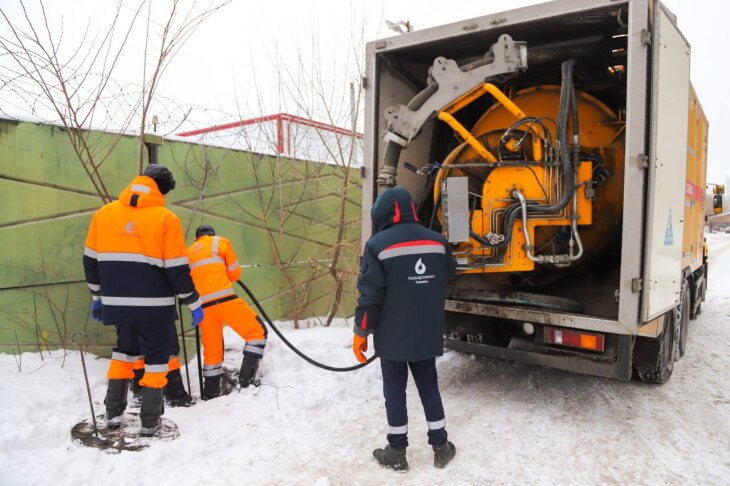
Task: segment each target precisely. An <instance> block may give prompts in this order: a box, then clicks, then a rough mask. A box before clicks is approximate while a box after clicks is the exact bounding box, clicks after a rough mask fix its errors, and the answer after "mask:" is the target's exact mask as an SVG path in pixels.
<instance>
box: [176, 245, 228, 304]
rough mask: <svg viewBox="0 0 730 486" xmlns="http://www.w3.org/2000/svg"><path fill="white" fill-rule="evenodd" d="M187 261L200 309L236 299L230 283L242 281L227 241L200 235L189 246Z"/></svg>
mask: <svg viewBox="0 0 730 486" xmlns="http://www.w3.org/2000/svg"><path fill="white" fill-rule="evenodd" d="M188 258H189V259H190V273H191V275H192V276H193V281H194V282H195V288H196V289H197V290H198V293H200V300H202V301H203V307H208V306H209V305H213V304H218V303H220V302H225V301H227V300H232V299H235V298H236V293H235V292H234V291H233V284H232V283H231V282H235V281H236V280H238V279H239V278H241V267H240V266H239V264H238V258H236V252H235V251H233V246H231V242H230V241H228V240H227V239H225V238H223V237H222V236H209V235H203V236H201V237H200V238H198V239H197V240H195V243H193V244H192V245H190V246H189V247H188Z"/></svg>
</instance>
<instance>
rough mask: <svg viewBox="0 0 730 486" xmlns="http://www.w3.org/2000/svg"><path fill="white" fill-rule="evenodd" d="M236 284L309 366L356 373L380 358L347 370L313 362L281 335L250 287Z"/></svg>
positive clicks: (282, 336)
mask: <svg viewBox="0 0 730 486" xmlns="http://www.w3.org/2000/svg"><path fill="white" fill-rule="evenodd" d="M236 283H237V284H238V285H240V287H241V288H242V289H243V290H244V292H246V293H247V294H248V296H249V297H250V298H251V301H252V302H253V303H254V305H255V306H256V308H257V309H258V310H259V312H260V313H261V315H262V316H264V319H266V322H268V323H269V326H271V329H273V330H274V332H275V333H276V335H277V336H279V337H280V338H281V340H282V341H284V344H286V345H287V346H289V349H291V350H292V351H294V352H295V353H296V354H297V356H299V357H300V358H302V359H303V360H304V361H306V362H307V363H309V364H313V365H314V366H316V367H317V368H322V369H323V370H327V371H339V372H345V371H355V370H359V369H360V368H362V367H364V366H367V365H369V364H370V363H372V362H373V361H375V359H376V358H377V357H378V355H377V354H374V355H373V356H372V357H371V358H370V359H369V360H367V361H366V362H364V363H360V364H357V365H355V366H348V367H346V368H337V367H334V366H329V365H326V364H322V363H320V362H319V361H315V360H313V359H312V358H310V357H309V356H307V355H306V354H304V353H302V352H301V351H299V350H298V349H297V348H296V347H295V346H294V345H293V344H292V343H290V342H289V340H288V339H287V338H285V337H284V335H283V334H282V333H281V331H279V329H277V328H276V326H275V325H274V323H273V322H271V318H269V315H268V314H266V311H265V310H264V308H263V307H262V306H261V304H260V303H259V301H258V300H257V299H256V297H255V296H254V295H253V292H251V290H250V289H249V288H248V287H247V286H246V284H245V283H243V282H241V281H240V280H236Z"/></svg>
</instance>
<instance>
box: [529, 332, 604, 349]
mask: <svg viewBox="0 0 730 486" xmlns="http://www.w3.org/2000/svg"><path fill="white" fill-rule="evenodd" d="M543 340H544V341H545V343H546V344H556V345H558V346H567V347H570V348H579V349H587V350H589V351H603V349H604V339H603V334H596V333H589V332H584V331H575V330H571V329H560V328H557V327H545V328H544V330H543Z"/></svg>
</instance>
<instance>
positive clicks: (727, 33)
mask: <svg viewBox="0 0 730 486" xmlns="http://www.w3.org/2000/svg"><path fill="white" fill-rule="evenodd" d="M47 3H48V5H47V6H46V7H47V12H48V16H49V18H50V19H52V21H54V22H56V24H55V25H52V28H57V27H58V25H60V21H61V19H63V25H64V33H65V34H64V35H65V42H67V43H68V44H69V45H72V44H73V40H74V35H80V34H79V33H80V32H82V31H83V30H84V26H85V24H86V21H87V19H90V22H91V26H92V30H93V28H94V27H97V26H99V27H100V26H103V25H106V24H107V23H108V21H109V19H110V15H111V14H112V12H113V11H114V5H116V2H115V1H114V0H87V1H82V0H63V1H54V2H50V1H48V2H47ZM183 3H185V2H183ZM534 3H540V2H536V1H530V0H513V1H504V0H501V1H495V0H459V1H457V2H454V1H451V2H446V1H434V0H387V1H384V0H363V1H355V0H352V1H349V2H348V1H346V0H345V1H343V0H266V1H249V0H233V1H232V3H231V4H229V5H227V6H225V7H224V8H223V9H222V10H221V11H219V12H217V13H216V14H214V15H213V16H212V17H211V18H210V19H208V20H207V21H206V22H205V23H204V24H203V25H202V26H201V27H200V29H199V30H198V31H197V32H196V33H195V35H194V36H193V37H192V38H191V39H190V40H189V41H188V43H187V44H186V45H185V46H184V47H183V48H182V49H181V51H180V52H179V53H178V55H177V56H176V58H175V59H174V60H173V62H172V63H171V64H170V67H169V68H168V69H167V71H166V72H165V74H164V77H163V79H162V84H161V85H160V87H159V90H158V94H159V102H158V104H157V105H156V106H155V112H157V113H158V114H159V116H160V119H161V121H162V123H163V124H164V125H163V130H164V128H165V127H168V128H169V129H172V128H174V127H175V126H176V125H177V123H178V122H180V121H181V120H182V119H183V117H184V114H185V113H187V111H188V110H189V109H190V108H193V110H192V112H191V114H190V117H189V119H188V120H187V121H186V123H185V125H184V126H183V128H191V127H199V126H209V125H212V124H216V123H221V122H226V121H231V120H233V119H236V118H238V117H239V116H240V117H249V116H258V115H265V114H271V113H276V112H280V111H286V112H300V113H301V108H302V107H301V106H297V104H296V103H295V102H293V101H292V99H293V98H295V97H296V98H299V99H304V100H305V101H304V104H306V105H307V106H306V108H307V109H308V110H311V111H312V112H313V113H314V114H315V115H317V116H315V117H319V118H322V117H323V116H324V115H322V110H321V108H320V107H318V106H317V105H319V104H322V103H327V104H330V105H331V106H340V107H346V106H347V104H348V103H349V92H348V89H347V86H348V84H349V82H350V81H354V80H356V79H357V73H358V67H357V66H358V64H362V56H363V52H364V44H365V42H368V41H371V40H374V39H377V38H381V37H388V36H391V35H395V34H394V33H393V32H392V31H390V30H388V29H387V28H386V26H385V20H386V19H387V20H390V21H398V20H409V21H410V22H411V24H412V25H413V26H414V28H415V29H417V30H418V29H424V28H427V27H433V26H437V25H441V24H445V23H449V22H454V21H459V20H464V19H467V18H472V17H479V16H482V15H487V14H490V13H495V12H499V11H503V10H505V9H511V8H517V7H521V6H525V5H530V4H534ZM664 3H665V4H666V5H667V6H668V7H669V8H670V9H671V10H672V11H673V12H674V13H675V14H677V17H678V23H679V26H680V28H681V30H682V31H683V33H684V35H685V37H687V39H688V40H689V41H690V43H691V45H692V67H691V69H692V74H691V77H692V82H693V84H694V85H695V88H696V90H697V92H698V95H699V97H700V100H701V102H702V105H703V107H704V109H705V112H706V113H707V116H708V118H709V120H710V164H709V169H708V181H711V182H712V181H725V180H726V179H727V178H728V175H730V165H729V164H728V163H727V162H726V157H727V156H726V155H725V154H724V153H723V152H722V150H723V149H722V147H723V144H722V143H721V140H722V139H723V138H726V137H727V136H728V135H727V134H728V133H730V115H729V114H728V103H730V99H729V97H728V93H730V91H729V90H728V88H727V79H728V74H729V73H730V70H729V69H728V66H727V61H726V60H727V59H728V58H729V56H728V54H727V51H726V49H728V46H730V29H729V28H728V27H727V19H728V18H730V2H727V1H722V0H693V1H690V0H666V1H665V2H664ZM26 4H27V6H28V7H29V12H30V15H31V17H33V18H36V17H34V16H36V15H38V9H37V7H36V4H37V3H36V1H34V0H27V1H26ZM167 4H168V2H165V1H159V0H157V1H155V3H154V10H153V11H152V14H151V17H152V19H153V21H154V20H157V19H162V18H164V15H163V14H164V10H165V8H166V5H167ZM136 5H138V2H136V1H134V0H124V11H125V12H126V14H127V15H131V13H132V11H133V9H134V8H135V6H136ZM200 5H203V6H204V5H205V2H202V1H200V0H198V2H197V4H196V8H197V7H198V6H200ZM0 8H1V9H2V10H3V12H4V13H5V14H6V15H8V17H10V18H11V19H20V15H22V12H21V10H20V9H19V7H18V2H17V0H0ZM157 9H159V10H157ZM0 25H1V24H0ZM141 27H142V25H140V28H141ZM153 28H154V23H153ZM133 38H134V40H133V42H135V43H136V45H137V46H138V48H137V49H135V51H136V52H142V50H143V46H144V36H143V35H139V32H138V34H137V35H136V36H133ZM2 62H4V60H0V63H2ZM142 62H143V61H142V58H141V55H140V56H139V57H135V56H134V55H132V54H128V55H127V56H126V57H125V59H124V60H123V63H122V64H120V68H121V69H120V70H119V72H118V73H117V74H116V76H115V77H116V78H117V81H118V83H119V84H120V85H127V84H134V83H139V81H140V80H141V74H140V66H141V64H142ZM313 73H314V75H315V76H318V78H317V79H315V83H316V84H318V85H321V86H322V88H323V90H322V91H323V93H322V95H323V96H319V93H315V91H316V90H313V89H311V87H310V84H311V81H312V80H311V78H310V77H309V76H311V75H312V74H313ZM281 76H283V77H284V78H287V77H289V78H290V82H286V83H279V81H278V80H279V79H280V78H281ZM292 81H293V82H294V83H293V84H294V85H295V86H296V87H295V88H291V85H292ZM292 90H297V93H296V96H294V94H293V93H292V92H291V91H292ZM7 101H8V96H7V93H2V89H0V104H2V105H3V106H2V107H1V108H2V111H3V112H4V113H6V114H7V113H8V112H14V111H20V108H19V107H13V106H12V105H11V104H9V103H8V102H7ZM300 104H301V103H300ZM20 114H22V113H20ZM336 118H338V119H340V120H342V123H344V122H345V120H346V119H347V114H346V110H344V109H343V110H339V111H338V112H337V113H336Z"/></svg>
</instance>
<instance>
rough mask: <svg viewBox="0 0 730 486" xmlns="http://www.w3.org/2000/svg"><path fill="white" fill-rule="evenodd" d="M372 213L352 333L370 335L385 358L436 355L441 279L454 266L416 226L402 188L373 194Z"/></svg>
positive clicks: (446, 251)
mask: <svg viewBox="0 0 730 486" xmlns="http://www.w3.org/2000/svg"><path fill="white" fill-rule="evenodd" d="M371 217H372V220H373V226H374V229H375V231H376V233H375V234H374V235H373V236H372V237H371V238H370V239H369V240H368V241H367V243H366V244H365V250H364V252H363V257H362V263H361V266H360V277H359V279H358V282H357V289H358V291H359V293H360V295H359V297H358V300H357V308H356V310H355V329H354V331H355V333H356V334H358V335H360V336H367V335H368V334H370V333H373V334H374V337H373V340H374V344H375V352H376V353H377V354H379V355H380V357H382V358H385V359H389V360H393V361H421V360H424V359H429V358H433V357H436V356H441V355H442V354H443V343H444V339H443V333H444V299H445V294H446V281H447V280H448V279H449V278H450V277H451V276H452V275H453V274H454V272H455V270H456V262H455V261H454V258H453V257H452V255H451V248H450V246H449V243H448V242H447V241H446V239H445V238H444V237H443V236H441V235H440V234H439V233H436V232H435V231H431V230H429V229H427V228H425V227H423V226H421V225H420V224H418V217H417V216H416V211H415V208H414V206H413V201H412V200H411V196H410V195H409V194H408V191H406V190H405V189H403V188H400V187H396V188H391V189H388V190H386V191H384V192H383V193H382V194H381V195H380V196H378V199H377V200H376V201H375V204H374V205H373V207H372V210H371Z"/></svg>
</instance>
